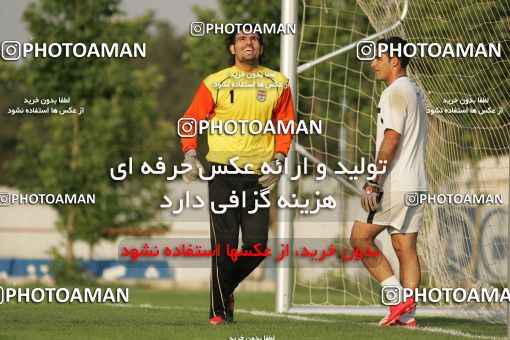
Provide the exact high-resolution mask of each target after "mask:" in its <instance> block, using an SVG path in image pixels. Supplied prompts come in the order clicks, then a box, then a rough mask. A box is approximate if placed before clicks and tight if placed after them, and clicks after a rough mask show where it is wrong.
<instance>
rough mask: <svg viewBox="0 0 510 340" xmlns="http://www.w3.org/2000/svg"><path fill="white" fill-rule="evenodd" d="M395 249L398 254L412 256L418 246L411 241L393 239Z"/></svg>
mask: <svg viewBox="0 0 510 340" xmlns="http://www.w3.org/2000/svg"><path fill="white" fill-rule="evenodd" d="M392 244H393V249H394V250H395V254H397V256H399V257H400V256H406V257H411V256H413V255H415V254H416V246H415V245H414V244H412V243H410V242H402V241H399V240H393V242H392Z"/></svg>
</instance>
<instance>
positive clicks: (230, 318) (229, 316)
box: [225, 294, 234, 323]
mask: <svg viewBox="0 0 510 340" xmlns="http://www.w3.org/2000/svg"><path fill="white" fill-rule="evenodd" d="M225 315H226V318H225V321H226V322H228V323H230V322H234V294H232V295H230V299H228V303H227V309H226V310H225Z"/></svg>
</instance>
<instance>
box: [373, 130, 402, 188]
mask: <svg viewBox="0 0 510 340" xmlns="http://www.w3.org/2000/svg"><path fill="white" fill-rule="evenodd" d="M399 141H400V134H399V133H397V132H395V131H390V132H389V131H387V132H386V133H385V134H384V139H383V141H382V143H381V147H380V149H379V153H378V154H377V159H376V167H377V170H378V171H381V170H382V169H383V167H386V170H388V169H389V168H390V166H391V163H392V162H393V159H394V158H395V154H396V153H397V149H398V143H399ZM384 161H386V162H384ZM375 181H376V182H377V183H379V182H380V181H381V176H380V175H377V177H376V178H375Z"/></svg>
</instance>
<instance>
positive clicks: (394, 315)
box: [379, 296, 416, 326]
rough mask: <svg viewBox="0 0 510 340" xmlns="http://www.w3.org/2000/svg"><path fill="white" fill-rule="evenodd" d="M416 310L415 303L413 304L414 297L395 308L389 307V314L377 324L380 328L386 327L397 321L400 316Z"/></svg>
mask: <svg viewBox="0 0 510 340" xmlns="http://www.w3.org/2000/svg"><path fill="white" fill-rule="evenodd" d="M415 309H416V302H414V297H412V296H411V297H409V298H408V299H407V300H406V301H404V302H401V303H399V304H398V305H395V306H390V313H389V315H388V317H387V318H386V320H384V319H383V320H381V322H380V323H379V325H380V326H388V325H391V324H393V323H394V322H395V321H397V320H398V319H399V318H400V316H401V315H402V314H404V313H409V312H412V311H413V310H415Z"/></svg>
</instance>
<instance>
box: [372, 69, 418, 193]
mask: <svg viewBox="0 0 510 340" xmlns="http://www.w3.org/2000/svg"><path fill="white" fill-rule="evenodd" d="M377 111H378V114H377V138H376V155H377V154H379V149H380V147H381V143H382V141H383V139H384V132H385V131H386V129H391V130H395V131H396V132H398V133H400V141H399V143H398V148H397V151H396V154H395V157H394V159H393V162H392V164H391V165H390V167H389V168H388V169H386V173H385V174H384V175H383V176H382V182H381V187H382V189H383V191H427V190H428V181H427V172H426V169H425V147H426V144H427V115H426V110H425V98H424V96H423V93H422V92H421V91H420V89H419V88H418V87H417V86H416V84H414V83H413V82H412V81H411V80H410V79H409V77H406V76H404V77H400V78H397V79H396V80H395V81H394V82H393V83H391V85H390V86H388V87H387V88H386V89H385V90H384V91H383V93H382V94H381V99H380V100H379V105H378V110H377Z"/></svg>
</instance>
